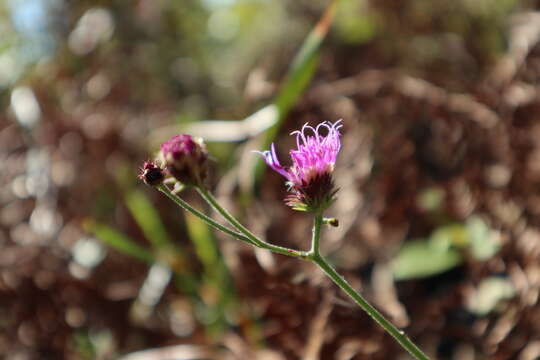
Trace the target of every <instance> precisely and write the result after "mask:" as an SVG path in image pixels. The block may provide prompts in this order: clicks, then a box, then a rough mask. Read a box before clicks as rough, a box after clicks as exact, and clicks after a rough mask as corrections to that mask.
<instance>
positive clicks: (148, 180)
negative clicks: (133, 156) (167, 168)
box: [139, 161, 165, 186]
mask: <svg viewBox="0 0 540 360" xmlns="http://www.w3.org/2000/svg"><path fill="white" fill-rule="evenodd" d="M139 179H141V180H142V181H144V183H145V184H146V185H150V186H157V185H159V184H161V183H162V182H163V180H164V179H165V174H164V172H163V169H161V168H160V167H159V166H157V165H156V164H154V163H153V162H151V161H145V162H144V164H143V166H142V168H141V172H140V173H139Z"/></svg>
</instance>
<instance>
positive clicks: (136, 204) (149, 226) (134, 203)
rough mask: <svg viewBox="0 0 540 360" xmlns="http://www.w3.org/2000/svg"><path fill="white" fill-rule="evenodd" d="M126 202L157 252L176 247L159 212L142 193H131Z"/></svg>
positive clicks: (137, 191)
mask: <svg viewBox="0 0 540 360" xmlns="http://www.w3.org/2000/svg"><path fill="white" fill-rule="evenodd" d="M125 200H126V205H127V207H128V209H129V212H130V213H131V215H132V216H133V218H134V219H135V221H136V222H137V224H138V225H139V227H140V228H141V229H142V231H143V233H144V236H145V237H146V239H148V240H149V241H150V243H151V244H152V247H153V248H154V249H155V250H160V249H164V248H165V249H168V248H172V247H173V246H174V244H173V242H172V241H171V239H170V237H169V234H168V233H167V230H166V229H165V226H164V225H163V223H162V222H161V219H160V217H159V214H158V212H157V211H156V209H155V208H154V206H153V205H152V203H151V202H150V201H148V199H147V198H146V196H145V195H144V193H143V192H142V191H140V190H131V191H129V192H128V193H127V194H126V196H125Z"/></svg>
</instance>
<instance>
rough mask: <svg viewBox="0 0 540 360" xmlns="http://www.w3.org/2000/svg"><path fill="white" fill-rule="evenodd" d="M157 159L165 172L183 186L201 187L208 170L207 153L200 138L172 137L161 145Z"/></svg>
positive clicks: (187, 136) (184, 135) (185, 135)
mask: <svg viewBox="0 0 540 360" xmlns="http://www.w3.org/2000/svg"><path fill="white" fill-rule="evenodd" d="M159 159H160V160H161V162H162V164H163V165H164V166H165V168H166V170H167V172H168V173H169V174H170V175H171V176H173V177H174V178H176V180H178V181H180V182H181V183H183V184H185V185H193V186H202V185H203V183H204V180H205V178H206V174H207V170H208V152H207V151H206V145H205V144H204V142H203V140H202V139H201V138H196V137H193V136H191V135H187V134H180V135H176V136H173V137H172V138H170V139H169V140H167V141H166V142H164V143H163V144H162V145H161V151H160V153H159Z"/></svg>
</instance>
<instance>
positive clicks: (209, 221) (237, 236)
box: [157, 185, 255, 245]
mask: <svg viewBox="0 0 540 360" xmlns="http://www.w3.org/2000/svg"><path fill="white" fill-rule="evenodd" d="M157 189H158V190H159V191H161V192H162V193H164V194H165V195H167V197H168V198H169V199H171V200H172V201H174V202H175V203H176V204H177V205H178V206H180V207H181V208H182V209H184V210H186V211H189V212H190V213H192V214H193V215H195V216H197V217H198V218H200V219H201V220H202V221H204V222H205V223H207V224H208V225H210V226H213V227H215V228H216V229H218V230H220V231H223V232H224V233H226V234H228V235H231V236H232V237H234V238H235V239H238V240H240V241H243V242H245V243H248V244H251V245H255V244H254V243H253V242H252V241H251V240H250V239H249V238H248V237H247V236H245V235H242V234H239V233H237V232H235V231H233V230H231V229H229V228H228V227H226V226H223V225H221V224H220V223H218V222H217V221H215V220H214V219H212V218H210V217H208V216H206V215H205V214H203V213H202V212H200V211H199V210H197V209H195V208H194V207H192V206H191V205H189V204H188V203H187V202H185V201H184V200H182V199H181V198H180V197H178V196H177V195H175V194H173V192H172V191H171V190H170V189H169V188H168V187H167V186H166V185H159V186H157Z"/></svg>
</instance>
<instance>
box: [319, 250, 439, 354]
mask: <svg viewBox="0 0 540 360" xmlns="http://www.w3.org/2000/svg"><path fill="white" fill-rule="evenodd" d="M311 261H313V262H314V263H315V264H317V265H318V266H319V267H320V268H321V270H322V271H324V273H325V274H326V275H328V277H330V279H332V281H334V282H335V283H336V285H337V286H339V287H340V288H341V289H342V290H343V291H345V292H346V293H347V295H349V296H350V297H351V298H352V299H353V300H354V301H355V302H356V303H357V304H358V306H360V307H361V308H362V309H363V310H364V311H365V312H367V313H368V314H369V316H371V317H372V318H373V320H375V321H376V322H377V324H379V325H380V326H382V327H383V329H384V330H385V331H386V332H387V333H389V334H390V335H392V336H393V337H394V339H396V340H397V342H398V343H399V344H400V345H401V346H402V347H403V348H404V349H405V350H407V351H408V352H409V353H410V354H411V355H412V356H413V357H414V358H415V359H417V360H429V358H428V357H427V355H426V354H424V353H423V352H422V350H420V349H419V348H418V347H417V346H416V345H415V344H414V343H413V342H412V341H411V340H410V339H409V338H408V337H407V335H405V333H404V332H403V331H401V330H399V329H398V328H396V327H395V326H394V325H393V324H392V323H391V322H390V321H388V320H386V318H385V317H384V316H383V315H382V314H381V313H380V312H379V311H378V310H377V309H375V308H374V307H373V306H372V305H371V304H370V303H369V302H367V301H366V300H365V299H364V298H363V297H362V295H360V294H359V293H357V292H356V290H354V288H353V287H352V286H351V285H350V284H349V283H348V282H347V281H346V280H345V279H344V278H343V277H342V276H341V275H340V274H339V273H338V272H337V271H336V270H335V269H334V268H333V267H332V266H331V265H330V264H329V263H328V262H327V261H326V260H325V259H324V258H323V257H322V256H320V255H315V256H313V257H311Z"/></svg>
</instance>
